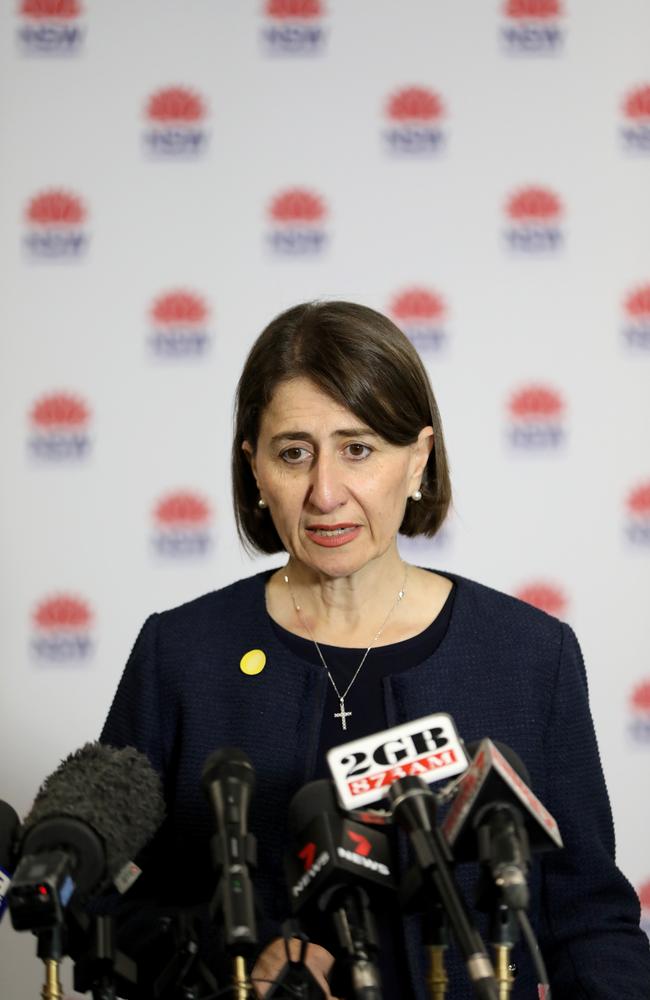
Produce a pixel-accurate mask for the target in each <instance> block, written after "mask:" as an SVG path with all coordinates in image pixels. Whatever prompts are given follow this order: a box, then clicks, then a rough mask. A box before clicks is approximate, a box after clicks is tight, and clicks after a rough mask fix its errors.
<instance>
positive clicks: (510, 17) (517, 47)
mask: <svg viewBox="0 0 650 1000" xmlns="http://www.w3.org/2000/svg"><path fill="white" fill-rule="evenodd" d="M501 10H502V12H503V17H504V21H503V23H502V25H501V43H502V45H503V48H504V49H505V51H506V53H508V54H509V55H521V56H549V55H555V54H556V53H557V52H558V51H559V49H560V48H561V46H562V42H563V40H564V38H563V34H562V29H561V18H562V15H563V13H564V11H563V10H562V5H561V4H560V3H559V2H558V0H505V2H504V4H503V6H502V8H501Z"/></svg>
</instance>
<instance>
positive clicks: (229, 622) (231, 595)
mask: <svg viewBox="0 0 650 1000" xmlns="http://www.w3.org/2000/svg"><path fill="white" fill-rule="evenodd" d="M267 577H268V572H263V573H256V574H255V575H254V576H250V577H246V578H245V579H243V580H236V581H235V582H234V583H231V584H229V585H228V586H226V587H222V588H221V589H220V590H213V591H210V592H209V593H207V594H202V595H201V596H200V597H195V598H194V599H193V600H191V601H187V602H185V603H184V604H180V605H178V607H175V608H169V609H168V610H166V611H162V612H160V613H159V614H157V615H156V616H155V618H156V620H157V625H158V628H159V629H161V630H162V631H164V632H165V633H167V634H175V633H176V634H179V633H180V634H187V633H188V632H190V633H192V634H194V635H196V634H197V630H198V631H199V632H202V631H204V630H206V629H207V630H208V631H212V630H213V629H214V630H217V631H220V632H222V631H223V630H224V629H227V628H229V627H230V628H234V627H241V622H242V619H243V618H244V617H245V618H246V620H247V621H248V622H249V623H251V624H254V623H256V622H258V621H260V620H261V619H262V618H263V617H264V615H265V602H264V586H265V583H266V579H267Z"/></svg>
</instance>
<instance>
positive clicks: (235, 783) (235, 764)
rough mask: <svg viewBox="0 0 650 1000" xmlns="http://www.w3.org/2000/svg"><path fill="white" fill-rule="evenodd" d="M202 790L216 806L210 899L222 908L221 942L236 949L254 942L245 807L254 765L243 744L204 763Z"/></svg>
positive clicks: (253, 855)
mask: <svg viewBox="0 0 650 1000" xmlns="http://www.w3.org/2000/svg"><path fill="white" fill-rule="evenodd" d="M201 784H202V786H203V790H204V792H205V794H206V796H207V798H208V801H209V802H210V804H211V806H212V810H213V812H214V816H215V820H216V826H217V832H216V834H215V835H214V837H213V838H212V854H213V861H214V865H215V868H216V870H217V873H218V874H219V876H220V882H219V886H218V888H217V895H216V897H215V903H214V905H215V906H216V905H219V906H220V907H221V910H222V914H223V924H224V934H225V945H226V948H227V949H228V951H230V952H231V953H235V954H237V955H240V954H242V950H244V951H246V952H251V951H252V949H253V948H254V946H255V945H256V944H257V923H256V919H255V901H254V896H253V885H252V881H251V878H250V873H249V866H250V867H254V866H255V865H256V863H257V845H256V841H255V838H254V837H253V835H252V834H250V833H249V832H248V809H249V805H250V800H251V795H252V793H253V789H254V787H255V771H254V769H253V765H252V763H251V761H250V759H249V758H248V757H247V756H246V754H245V753H244V752H243V751H242V750H237V749H235V748H232V747H224V748H223V749H221V750H216V751H215V752H214V753H213V754H211V755H210V756H209V757H208V759H207V760H206V762H205V765H204V767H203V775H202V778H201Z"/></svg>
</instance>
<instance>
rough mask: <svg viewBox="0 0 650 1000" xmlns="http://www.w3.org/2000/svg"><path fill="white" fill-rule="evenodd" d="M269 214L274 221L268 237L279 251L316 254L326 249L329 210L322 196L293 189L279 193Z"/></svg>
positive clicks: (270, 206) (272, 245)
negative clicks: (326, 220)
mask: <svg viewBox="0 0 650 1000" xmlns="http://www.w3.org/2000/svg"><path fill="white" fill-rule="evenodd" d="M268 214H269V219H270V221H271V224H272V229H271V232H270V234H269V236H268V239H269V243H270V244H271V247H272V249H273V250H274V251H275V252H276V253H281V254H313V253H318V252H319V251H320V250H322V249H323V245H324V243H325V231H324V228H323V224H324V222H325V218H326V215H327V210H326V207H325V202H324V201H323V199H322V198H321V196H320V195H318V194H316V193H315V192H313V191H309V190H307V189H306V188H298V187H296V188H289V189H288V190H286V191H281V192H280V193H279V194H277V195H275V197H274V198H273V199H272V200H271V203H270V205H269V208H268Z"/></svg>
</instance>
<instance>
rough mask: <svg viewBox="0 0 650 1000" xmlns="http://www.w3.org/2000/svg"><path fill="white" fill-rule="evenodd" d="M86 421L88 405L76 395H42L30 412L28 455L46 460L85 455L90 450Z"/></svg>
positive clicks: (67, 458)
mask: <svg viewBox="0 0 650 1000" xmlns="http://www.w3.org/2000/svg"><path fill="white" fill-rule="evenodd" d="M89 420H90V410H89V407H88V405H87V404H86V403H85V402H84V401H83V399H80V398H79V397H78V396H73V395H72V394H71V393H67V392H54V393H49V394H48V395H47V396H42V397H41V398H40V399H37V400H36V402H35V403H34V405H33V406H32V408H31V410H30V413H29V422H30V426H31V432H30V435H29V439H28V447H29V450H30V452H31V454H32V455H33V456H34V457H35V458H37V459H43V460H45V461H66V460H80V459H84V458H86V457H87V455H88V452H89V450H90V437H89V433H88V423H89Z"/></svg>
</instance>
